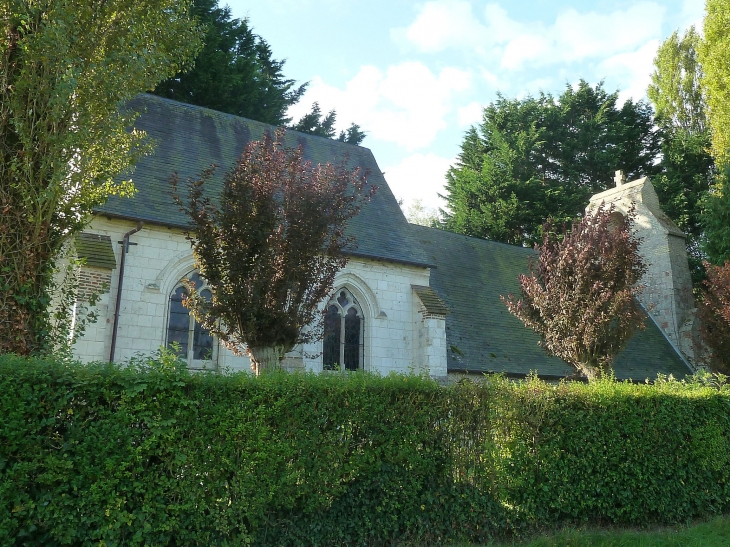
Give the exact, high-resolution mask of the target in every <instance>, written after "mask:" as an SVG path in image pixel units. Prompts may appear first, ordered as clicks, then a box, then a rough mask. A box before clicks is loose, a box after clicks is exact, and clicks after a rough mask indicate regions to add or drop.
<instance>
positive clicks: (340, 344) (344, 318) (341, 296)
mask: <svg viewBox="0 0 730 547" xmlns="http://www.w3.org/2000/svg"><path fill="white" fill-rule="evenodd" d="M363 327H364V320H363V314H362V308H361V307H360V304H359V303H358V301H357V300H356V299H355V297H353V296H352V294H351V293H350V291H348V290H347V289H340V290H338V291H337V292H336V293H335V295H334V296H333V297H332V299H331V300H330V301H329V303H328V304H327V311H326V312H325V316H324V340H323V343H322V368H323V369H324V370H358V369H360V368H363V360H364V355H363V347H364V345H363V333H364V328H363Z"/></svg>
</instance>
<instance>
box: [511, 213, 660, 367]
mask: <svg viewBox="0 0 730 547" xmlns="http://www.w3.org/2000/svg"><path fill="white" fill-rule="evenodd" d="M633 217H634V212H633V211H630V212H629V214H628V215H626V216H624V215H622V214H620V213H618V212H616V211H615V210H614V209H613V207H611V208H608V209H606V208H604V206H603V205H601V206H600V207H599V208H598V209H597V210H595V211H592V212H588V213H587V214H586V215H585V216H584V217H583V218H582V219H576V220H575V221H573V226H572V230H570V231H569V232H568V231H566V230H565V228H564V229H563V234H562V238H559V237H558V236H557V234H556V232H555V227H554V226H553V225H552V223H551V221H548V222H547V223H546V224H544V225H543V233H544V236H543V242H542V245H536V246H535V249H536V250H537V251H538V257H537V264H536V265H535V262H534V261H532V260H531V261H530V272H531V275H530V276H526V275H520V286H521V298H520V299H519V300H518V299H517V298H516V297H515V296H514V295H511V294H510V295H509V296H508V297H507V298H505V297H502V301H503V302H504V303H505V304H506V305H507V308H508V309H509V311H510V312H511V313H512V314H513V315H516V316H517V317H518V318H519V319H521V320H522V322H523V323H524V324H525V325H526V326H528V327H530V328H531V329H533V330H534V331H535V332H537V333H538V334H540V336H541V337H542V341H541V342H540V345H541V346H542V347H543V348H544V349H545V350H546V351H547V352H548V353H549V354H550V355H554V356H556V357H559V358H561V359H563V360H564V361H566V362H568V363H570V364H571V365H573V366H574V367H575V368H576V371H577V373H579V374H580V375H583V376H586V377H587V378H588V379H589V380H591V379H594V378H596V377H598V376H600V375H601V374H604V373H606V372H608V371H609V370H610V368H611V366H612V363H613V358H614V356H615V355H616V354H617V353H618V352H619V351H621V350H622V349H623V348H624V347H625V345H626V343H627V342H628V340H629V338H631V336H632V335H633V334H634V332H635V331H636V330H637V329H643V328H644V317H645V314H644V311H643V310H642V309H641V307H640V305H639V303H638V302H637V300H636V296H637V294H638V293H639V291H640V290H641V287H639V286H637V282H638V281H639V279H641V276H642V275H643V274H644V272H645V271H646V267H645V265H644V263H643V261H642V259H641V256H640V255H639V249H638V248H639V241H638V240H637V239H636V238H635V237H633V236H632V232H631V224H632V221H633Z"/></svg>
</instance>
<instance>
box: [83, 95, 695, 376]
mask: <svg viewBox="0 0 730 547" xmlns="http://www.w3.org/2000/svg"><path fill="white" fill-rule="evenodd" d="M129 107H130V108H133V109H135V110H137V111H139V112H140V113H141V115H140V116H139V118H138V120H137V121H136V123H135V127H136V128H138V129H141V130H144V131H146V132H147V134H148V135H149V136H150V137H151V138H152V139H153V140H154V143H155V151H154V153H153V154H152V155H150V156H148V157H146V158H143V159H142V160H141V161H139V162H138V164H137V167H136V170H135V172H134V174H133V180H134V185H135V187H136V189H137V193H136V194H135V195H134V197H132V198H121V197H112V198H111V199H109V201H108V202H107V203H106V204H105V205H103V206H102V207H100V208H98V210H96V211H95V214H94V217H93V219H92V221H91V223H90V224H89V226H88V227H87V228H86V229H85V231H84V232H83V233H81V234H79V235H78V236H77V237H76V240H75V249H76V254H77V256H78V257H79V258H83V259H85V264H84V266H82V268H81V270H80V272H79V288H80V291H79V292H80V294H79V299H80V300H81V301H82V302H83V301H85V300H86V301H88V300H89V297H90V295H91V294H92V293H94V292H101V298H100V299H99V301H98V302H97V303H96V308H97V313H98V320H97V322H96V323H93V324H89V325H87V327H86V329H85V332H84V334H83V336H81V337H80V338H79V340H78V341H77V342H76V344H75V345H74V348H73V351H74V354H75V356H76V357H78V358H79V359H81V360H83V361H96V360H102V361H115V362H124V361H127V360H129V359H130V358H132V357H134V356H135V355H138V354H151V353H153V352H155V351H156V350H158V349H159V348H160V347H170V346H171V345H172V344H173V343H176V345H177V347H179V348H180V356H181V358H182V359H184V360H185V361H186V362H187V363H188V366H189V367H190V368H191V369H213V370H220V371H225V370H232V371H237V370H250V363H249V361H248V359H247V358H246V357H241V356H236V355H234V354H233V353H231V352H230V351H228V350H227V349H225V348H224V347H223V346H222V345H220V344H219V343H218V341H217V340H216V339H215V338H213V337H212V336H210V335H209V334H208V333H207V332H206V331H205V330H204V329H202V328H201V327H200V325H198V324H197V323H196V321H195V320H194V318H193V317H192V316H191V314H190V313H189V312H188V310H187V309H186V308H185V307H183V305H182V299H183V296H184V292H185V287H184V285H183V283H182V281H183V279H186V278H187V279H191V280H193V281H194V282H195V283H196V284H197V285H198V288H199V289H200V290H201V291H202V294H203V295H205V294H209V292H207V293H206V291H209V289H208V288H207V287H206V284H205V280H204V279H203V278H202V277H201V276H200V275H198V273H197V272H196V270H195V260H194V258H193V255H192V252H191V248H190V243H189V242H188V241H187V240H186V239H185V235H184V230H185V228H186V226H188V219H187V218H186V217H185V216H184V214H183V213H182V212H181V211H180V210H179V208H178V206H177V205H176V204H175V203H174V201H173V198H172V195H171V191H170V185H169V179H170V176H171V175H172V174H173V173H177V175H178V176H179V178H180V180H181V181H185V180H187V179H188V178H189V177H196V176H197V175H198V174H199V173H200V172H201V171H202V170H203V169H205V168H207V167H209V166H210V165H211V164H216V165H217V166H218V170H217V172H216V175H215V176H214V178H213V179H211V180H210V181H209V183H208V184H207V186H208V188H207V189H206V191H207V192H209V195H210V196H211V197H213V198H215V196H217V195H219V193H220V190H221V188H222V180H223V174H224V173H225V171H226V170H227V169H229V168H230V166H232V165H233V163H234V161H235V160H236V159H237V158H238V156H239V155H240V154H241V152H242V151H243V148H244V146H245V145H246V144H247V143H248V142H249V141H251V140H258V139H260V138H261V137H262V135H263V134H264V132H266V131H272V132H273V131H274V129H275V128H274V127H272V126H268V125H267V124H264V123H260V122H256V121H252V120H248V119H244V118H240V117H237V116H233V115H230V114H224V113H221V112H216V111H213V110H209V109H206V108H202V107H198V106H194V105H189V104H183V103H179V102H176V101H172V100H168V99H163V98H160V97H157V96H153V95H140V96H138V97H137V98H135V99H134V100H133V101H132V102H131V103H130V105H129ZM286 139H287V145H289V146H296V145H301V146H302V147H303V150H304V156H305V159H307V160H310V161H311V162H312V163H313V164H317V163H327V162H330V163H332V162H335V161H338V160H340V159H341V158H343V157H346V158H348V159H347V161H348V164H349V165H350V166H351V167H354V166H359V167H361V168H363V169H366V170H368V171H369V173H370V174H369V177H368V181H369V183H372V184H375V185H376V186H377V187H378V190H377V192H376V193H375V195H374V196H373V198H372V199H371V200H370V201H369V202H367V203H365V204H364V205H363V207H362V210H361V212H360V213H359V214H358V215H357V216H356V217H354V218H353V219H352V220H351V221H350V223H349V225H348V232H349V233H350V234H351V235H353V236H354V237H355V238H356V241H357V247H356V248H355V249H354V250H351V251H349V252H348V255H349V261H348V264H347V266H346V267H345V268H344V269H343V270H341V271H340V272H339V273H338V274H337V277H336V279H335V283H334V289H333V291H332V294H331V295H330V297H329V298H328V299H327V300H326V301H325V302H322V303H321V306H322V310H323V312H324V313H325V336H324V339H323V340H320V341H318V342H314V343H311V344H305V345H303V346H301V347H297V348H294V350H293V351H292V352H291V353H289V354H287V356H286V358H285V360H284V366H285V368H287V369H289V370H308V371H315V372H320V371H327V370H336V369H342V370H367V371H376V372H379V373H382V374H387V373H389V372H391V371H396V372H402V373H409V372H412V373H420V374H429V375H431V376H433V377H436V378H439V379H446V378H448V377H452V378H456V377H460V376H463V375H471V374H476V375H481V374H485V373H503V374H506V375H507V376H510V377H524V376H526V375H527V374H529V373H530V372H531V371H536V372H537V373H538V375H539V376H540V377H542V378H545V379H552V380H556V379H559V378H563V377H566V376H570V375H571V374H572V373H573V369H572V367H570V366H569V365H568V364H567V363H565V362H563V361H562V360H560V359H557V358H555V357H550V356H548V355H547V354H546V353H545V352H544V351H543V350H542V348H540V347H539V346H538V340H539V338H538V336H537V335H536V334H535V333H534V332H532V331H531V330H530V329H528V328H526V327H525V326H524V325H523V324H522V323H521V322H520V321H519V320H518V319H517V318H515V317H513V316H512V315H511V314H510V313H509V312H508V311H507V308H506V307H505V306H504V304H503V303H502V302H501V301H500V295H507V294H509V293H517V292H518V291H519V285H518V279H517V278H518V275H519V274H520V273H527V271H528V260H529V258H530V256H531V255H534V251H533V250H532V249H527V248H522V247H517V246H513V245H506V244H503V243H497V242H494V241H487V240H483V239H478V238H472V237H467V236H463V235H459V234H454V233H450V232H447V231H444V230H440V229H436V228H428V227H423V226H416V225H412V224H409V223H408V222H407V220H406V219H405V217H404V215H403V213H402V211H401V209H400V207H399V205H398V202H397V200H396V199H395V197H394V196H393V193H392V192H391V190H390V188H389V187H388V184H387V182H386V180H385V178H384V176H383V174H382V172H381V171H380V169H379V168H378V165H377V163H376V161H375V158H374V157H373V154H372V153H371V152H370V150H368V149H367V148H364V147H359V146H353V145H349V144H345V143H342V142H339V141H336V140H332V139H327V138H324V137H318V136H313V135H308V134H302V133H297V132H295V131H288V132H287V135H286ZM617 182H618V184H617V186H616V187H615V188H611V189H609V190H607V191H606V192H603V193H601V194H598V195H596V196H594V198H593V199H592V200H591V205H589V207H595V206H597V205H598V204H600V203H601V202H604V203H607V204H610V203H613V204H614V205H615V206H616V209H617V212H618V213H619V214H620V213H621V212H624V213H625V212H626V211H628V209H629V208H630V207H631V206H632V204H633V205H634V206H635V208H636V210H637V215H638V217H637V222H636V228H637V230H638V231H639V232H640V233H639V235H640V236H641V237H642V238H643V243H642V253H643V254H644V256H645V258H646V260H647V262H648V263H649V264H650V268H649V272H648V273H647V275H646V278H645V279H644V280H642V284H644V285H645V286H646V287H647V290H645V291H644V293H642V297H641V302H642V305H643V306H644V308H645V310H646V320H645V324H646V329H645V330H643V331H639V332H638V333H637V334H636V335H634V337H633V338H632V339H631V341H630V342H629V344H628V346H627V347H626V349H625V350H624V351H623V352H622V353H621V354H619V355H618V357H617V358H616V361H615V373H616V377H617V378H621V379H633V380H636V381H643V380H644V379H646V378H655V377H656V375H657V374H658V373H661V374H667V375H668V374H672V375H674V376H675V377H683V376H685V375H686V374H689V373H691V372H692V370H693V369H692V365H691V362H692V361H691V360H692V358H693V355H692V350H691V344H690V343H689V340H690V338H691V335H692V332H693V330H692V329H693V328H694V307H693V306H694V304H693V300H692V294H691V281H690V278H689V269H688V267H687V257H686V252H685V247H684V234H683V233H682V232H681V231H680V230H679V229H678V228H677V227H676V225H674V223H673V222H672V221H671V220H670V219H669V218H668V217H667V216H666V215H665V214H664V213H663V212H662V211H661V209H660V208H659V204H658V200H657V199H656V192H654V189H653V187H652V186H651V182H650V181H649V180H648V179H640V180H638V181H632V182H628V183H627V182H625V181H623V180H622V179H620V178H617ZM78 308H79V309H81V308H83V306H81V305H80V306H78Z"/></svg>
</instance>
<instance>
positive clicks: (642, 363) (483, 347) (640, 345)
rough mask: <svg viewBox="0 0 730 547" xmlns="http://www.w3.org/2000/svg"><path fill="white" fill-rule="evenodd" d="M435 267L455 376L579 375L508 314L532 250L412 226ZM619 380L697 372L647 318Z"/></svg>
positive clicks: (620, 360)
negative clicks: (509, 298) (508, 298)
mask: <svg viewBox="0 0 730 547" xmlns="http://www.w3.org/2000/svg"><path fill="white" fill-rule="evenodd" d="M411 230H412V231H413V233H414V234H415V236H416V239H417V240H418V242H419V243H420V244H421V246H422V248H423V249H424V250H425V252H426V254H427V255H428V260H429V261H431V262H433V263H434V264H435V265H436V267H435V268H434V269H432V270H431V283H430V284H431V287H433V288H434V289H435V290H436V292H437V293H438V294H439V296H440V297H441V298H442V299H443V301H444V303H445V304H446V307H447V308H448V309H449V311H450V313H449V315H447V316H446V345H447V368H448V370H449V371H468V372H503V373H507V374H514V375H522V374H527V373H529V372H530V371H532V370H536V371H537V372H538V373H539V374H540V375H541V376H546V377H556V378H557V377H563V376H567V375H570V374H572V372H573V369H572V367H571V366H570V365H568V364H567V363H565V362H564V361H562V360H561V359H557V358H555V357H550V356H548V355H547V354H546V353H545V352H544V350H543V349H542V348H541V347H539V346H538V345H537V343H538V341H539V336H538V335H537V334H536V333H534V332H533V331H532V330H531V329H528V328H527V327H525V326H524V325H523V324H522V322H521V321H520V320H519V319H517V318H516V317H514V316H513V315H512V314H510V313H509V312H508V311H507V308H506V307H505V305H504V304H503V303H502V302H501V301H500V298H499V297H500V295H505V296H506V295H507V294H509V293H518V292H519V284H518V281H517V276H518V275H519V274H520V273H528V268H527V263H528V257H529V256H530V255H532V254H535V252H534V251H533V250H532V249H526V248H523V247H516V246H513V245H506V244H504V243H497V242H494V241H487V240H484V239H478V238H472V237H467V236H463V235H460V234H454V233H451V232H446V231H444V230H439V229H436V228H427V227H424V226H416V225H411ZM614 370H615V374H616V377H617V378H621V379H627V378H631V379H634V380H639V381H642V380H644V379H645V378H651V379H653V378H656V375H657V373H658V372H661V373H664V374H673V375H674V376H675V377H678V378H682V377H684V376H685V375H687V374H689V373H690V372H691V371H690V370H689V368H688V367H687V365H685V364H684V362H683V361H682V360H681V358H680V357H679V356H678V355H677V353H676V352H675V351H674V349H673V348H672V346H671V345H670V344H669V342H668V341H667V340H666V338H664V335H663V334H662V333H661V331H660V330H659V328H658V327H657V326H656V324H655V323H654V322H653V321H652V320H651V319H649V318H648V317H647V320H646V330H645V331H639V332H638V333H637V334H636V335H634V337H633V338H632V339H631V340H630V341H629V344H628V346H627V347H626V349H625V350H624V351H623V352H622V353H621V354H619V355H618V356H617V358H616V361H615V363H614Z"/></svg>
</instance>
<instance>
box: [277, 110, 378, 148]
mask: <svg viewBox="0 0 730 547" xmlns="http://www.w3.org/2000/svg"><path fill="white" fill-rule="evenodd" d="M336 121H337V112H336V111H335V109H334V108H333V109H332V110H330V111H329V113H328V114H327V115H326V116H325V115H323V114H322V109H321V108H320V106H319V103H318V102H316V101H315V102H314V103H313V104H312V111H311V112H309V113H307V114H305V115H304V116H302V118H301V119H300V120H299V121H298V122H297V123H295V124H294V125H292V126H291V129H293V130H294V131H301V132H302V133H309V134H311V135H319V136H320V137H327V138H329V139H334V138H335V134H336V131H335V122H336ZM363 139H365V133H364V132H363V131H361V130H360V126H359V125H357V124H356V123H353V124H352V125H350V127H349V128H348V129H347V131H340V134H339V135H338V136H337V140H338V141H342V142H346V143H347V144H355V145H359V144H360V143H361V142H362V141H363Z"/></svg>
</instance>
